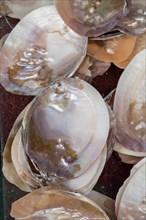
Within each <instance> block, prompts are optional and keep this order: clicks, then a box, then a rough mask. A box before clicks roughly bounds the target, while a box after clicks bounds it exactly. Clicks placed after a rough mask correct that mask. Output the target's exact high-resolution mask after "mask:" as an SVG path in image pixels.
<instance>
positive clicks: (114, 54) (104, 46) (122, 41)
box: [87, 35, 137, 62]
mask: <svg viewBox="0 0 146 220" xmlns="http://www.w3.org/2000/svg"><path fill="white" fill-rule="evenodd" d="M136 39H137V38H136V37H134V36H129V35H123V36H121V37H116V38H113V39H110V40H100V41H99V40H96V41H93V40H91V41H90V40H89V43H88V50H87V53H88V55H90V56H91V57H94V58H95V59H98V60H102V61H104V62H121V61H123V60H125V59H127V58H128V57H129V56H130V54H131V53H132V51H133V49H134V46H135V43H136Z"/></svg>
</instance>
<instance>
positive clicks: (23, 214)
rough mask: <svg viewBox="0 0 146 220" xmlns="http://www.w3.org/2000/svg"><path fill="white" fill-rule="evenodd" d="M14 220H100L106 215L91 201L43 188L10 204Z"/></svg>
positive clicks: (67, 192)
mask: <svg viewBox="0 0 146 220" xmlns="http://www.w3.org/2000/svg"><path fill="white" fill-rule="evenodd" d="M11 216H12V217H14V218H15V219H33V218H35V219H48V218H49V219H52V220H53V219H54V220H55V219H56V220H57V219H58V220H59V219H60V218H62V219H101V220H109V218H108V216H107V214H106V213H105V212H104V211H103V210H102V209H101V208H100V207H99V206H98V205H97V204H96V203H94V202H93V201H92V200H90V199H89V198H87V197H85V196H83V195H81V194H79V193H73V192H69V191H65V190H61V189H60V190H59V189H52V190H51V189H50V188H48V187H43V188H41V189H39V190H36V191H34V192H32V193H30V194H28V195H26V196H24V197H22V198H21V199H19V200H17V201H16V202H14V203H13V204H12V209H11Z"/></svg>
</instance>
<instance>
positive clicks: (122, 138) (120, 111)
mask: <svg viewBox="0 0 146 220" xmlns="http://www.w3.org/2000/svg"><path fill="white" fill-rule="evenodd" d="M145 54H146V50H143V51H141V52H140V53H138V54H137V55H136V56H135V58H134V59H133V60H132V61H131V62H130V64H129V65H128V66H127V68H126V69H125V71H124V72H123V74H122V76H121V78H120V80H119V83H118V86H117V90H116V94H115V100H114V113H115V117H116V123H117V135H116V136H117V140H118V142H119V143H121V144H122V145H123V146H124V147H125V148H128V149H129V150H132V151H139V152H146V117H145V112H146V95H145V85H146V78H145V69H146V56H145Z"/></svg>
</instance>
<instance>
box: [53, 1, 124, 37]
mask: <svg viewBox="0 0 146 220" xmlns="http://www.w3.org/2000/svg"><path fill="white" fill-rule="evenodd" d="M54 3H55V6H56V8H57V10H58V12H59V14H60V16H61V17H62V19H63V20H64V22H65V23H66V24H67V25H68V26H69V27H71V28H72V29H73V30H74V31H76V32H77V33H79V34H81V35H84V36H88V37H89V36H99V35H101V34H103V33H105V32H107V31H109V30H111V29H112V28H113V27H114V26H115V25H116V24H117V23H118V21H119V20H120V19H121V18H122V17H124V16H126V15H127V13H128V9H127V4H126V1H125V0H121V1H117V0H87V1H82V0H72V1H69V0H61V1H60V0H55V1H54Z"/></svg>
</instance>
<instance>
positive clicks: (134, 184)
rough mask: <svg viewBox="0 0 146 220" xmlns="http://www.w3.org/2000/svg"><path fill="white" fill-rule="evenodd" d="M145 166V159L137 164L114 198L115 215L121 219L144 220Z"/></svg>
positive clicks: (145, 215)
mask: <svg viewBox="0 0 146 220" xmlns="http://www.w3.org/2000/svg"><path fill="white" fill-rule="evenodd" d="M145 166H146V158H144V159H142V160H141V161H140V162H139V163H137V164H136V165H135V166H134V167H133V168H132V170H131V174H130V176H129V177H128V179H127V180H126V181H125V182H124V185H123V186H122V187H121V188H120V190H119V192H118V194H117V197H116V205H115V208H116V215H117V219H118V220H122V219H145V217H146V208H145V205H146V194H145Z"/></svg>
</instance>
